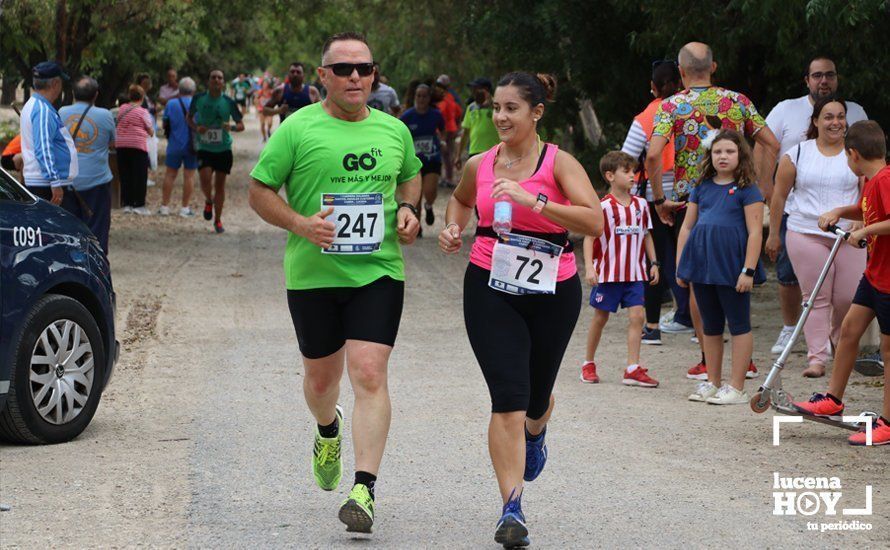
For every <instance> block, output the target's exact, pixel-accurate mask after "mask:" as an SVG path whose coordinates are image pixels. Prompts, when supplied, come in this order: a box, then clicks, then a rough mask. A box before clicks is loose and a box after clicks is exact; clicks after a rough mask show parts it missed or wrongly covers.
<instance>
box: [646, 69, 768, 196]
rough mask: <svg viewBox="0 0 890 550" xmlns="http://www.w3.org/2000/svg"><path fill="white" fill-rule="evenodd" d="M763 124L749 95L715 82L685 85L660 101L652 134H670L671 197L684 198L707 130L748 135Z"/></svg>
mask: <svg viewBox="0 0 890 550" xmlns="http://www.w3.org/2000/svg"><path fill="white" fill-rule="evenodd" d="M765 125H766V122H765V121H764V120H763V117H762V116H760V113H758V112H757V108H756V107H754V104H753V103H751V100H750V99H748V98H747V97H745V96H744V95H743V94H740V93H738V92H733V91H732V90H727V89H725V88H721V87H719V86H710V87H701V88H699V87H696V88H687V89H685V90H683V91H681V92H678V93H676V94H674V95H672V96H671V97H669V98H667V99H666V100H664V101H662V103H661V105H660V106H659V107H658V110H657V111H656V112H655V129H654V131H653V132H652V135H654V136H663V137H665V138H667V139H670V138H671V136H672V135H673V137H674V150H675V155H676V156H675V159H674V182H675V183H674V192H673V195H674V196H673V199H674V200H685V199H686V198H687V197H688V196H689V191H690V189H691V187H692V184H693V183H694V182H695V181H696V180H697V179H698V177H699V173H700V168H699V163H700V162H701V161H702V159H704V156H705V155H706V154H707V152H708V151H707V149H705V148H704V147H702V140H703V139H705V137H707V135H708V131H709V130H711V129H721V128H729V129H732V130H736V131H738V132H742V133H744V134H745V135H746V136H748V137H751V136H753V135H754V134H756V133H757V132H759V131H760V130H761V129H762V128H763V127H764V126H765Z"/></svg>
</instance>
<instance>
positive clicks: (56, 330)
mask: <svg viewBox="0 0 890 550" xmlns="http://www.w3.org/2000/svg"><path fill="white" fill-rule="evenodd" d="M12 355H13V365H12V369H11V370H10V374H11V379H10V392H9V395H8V396H7V401H6V410H5V411H3V412H2V413H0V438H3V439H5V440H7V441H12V442H19V443H62V442H64V441H70V440H71V439H74V438H75V437H77V436H78V435H80V433H81V432H82V431H83V430H84V429H85V428H86V427H87V425H88V424H89V423H90V420H92V418H93V415H94V414H95V412H96V407H98V406H99V398H100V397H101V393H102V380H103V377H104V375H105V349H104V346H103V344H102V336H101V333H100V332H99V327H98V326H97V325H96V321H95V319H93V316H92V314H91V313H90V312H89V311H88V310H87V309H86V308H85V307H84V306H83V305H82V304H81V303H80V302H78V301H77V300H75V299H73V298H69V297H68V296H61V295H58V294H48V295H46V296H44V297H42V298H41V299H40V300H38V301H37V303H35V304H34V306H33V307H32V308H31V310H30V311H29V312H28V313H27V314H26V315H25V318H24V322H23V323H22V326H21V328H20V329H19V331H18V332H17V334H16V335H15V336H14V337H13V346H12Z"/></svg>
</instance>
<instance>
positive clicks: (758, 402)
mask: <svg viewBox="0 0 890 550" xmlns="http://www.w3.org/2000/svg"><path fill="white" fill-rule="evenodd" d="M769 401H770V399H769V394H768V393H765V392H762V391H759V392H757V393H755V394H754V397H752V398H751V410H752V411H754V412H756V413H757V414H760V413H763V412H766V410H767V409H768V408H769Z"/></svg>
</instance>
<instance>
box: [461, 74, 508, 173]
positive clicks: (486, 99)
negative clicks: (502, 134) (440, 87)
mask: <svg viewBox="0 0 890 550" xmlns="http://www.w3.org/2000/svg"><path fill="white" fill-rule="evenodd" d="M469 85H470V87H471V88H472V89H473V103H470V106H469V107H467V113H466V115H464V120H463V122H462V123H461V128H463V129H464V131H463V133H462V134H461V135H460V138H459V140H458V144H457V153H458V154H457V166H458V168H460V164H461V155H462V154H463V152H464V151H465V150H467V149H468V146H469V151H468V152H469V155H470V156H471V157H472V156H473V155H478V154H479V153H484V152H485V151H488V150H489V149H491V148H492V147H494V146H495V145H497V144H498V143H499V142H500V141H501V140H500V138H499V137H498V129H497V128H495V127H494V121H493V120H492V118H491V117H492V112H493V111H492V98H491V92H492V86H491V80H489V79H487V78H485V77H481V78H477V79H476V80H474V81H472V82H470V84H469Z"/></svg>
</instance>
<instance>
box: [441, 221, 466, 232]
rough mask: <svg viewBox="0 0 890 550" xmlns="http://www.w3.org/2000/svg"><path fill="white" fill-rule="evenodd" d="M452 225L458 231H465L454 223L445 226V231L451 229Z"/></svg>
mask: <svg viewBox="0 0 890 550" xmlns="http://www.w3.org/2000/svg"><path fill="white" fill-rule="evenodd" d="M452 225H453V226H454V227H456V228H457V229H458V231H463V230H462V229H461V228H460V226H459V225H457V224H456V223H454V222H451V223H447V224H445V229H448V228H449V227H451V226H452Z"/></svg>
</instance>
